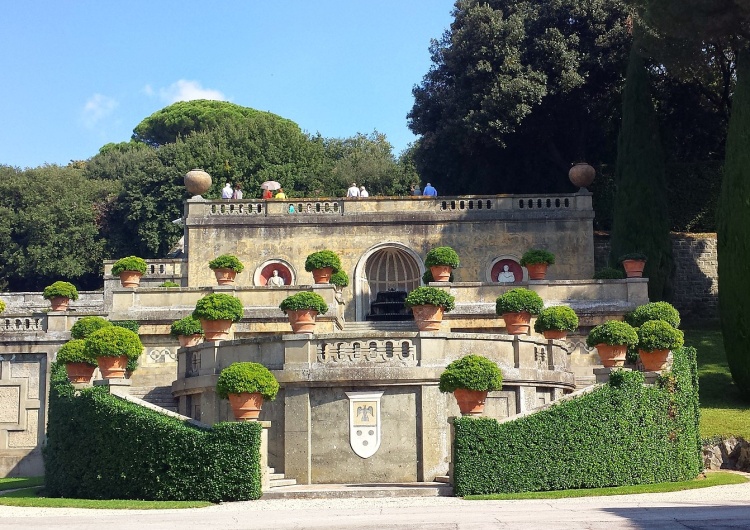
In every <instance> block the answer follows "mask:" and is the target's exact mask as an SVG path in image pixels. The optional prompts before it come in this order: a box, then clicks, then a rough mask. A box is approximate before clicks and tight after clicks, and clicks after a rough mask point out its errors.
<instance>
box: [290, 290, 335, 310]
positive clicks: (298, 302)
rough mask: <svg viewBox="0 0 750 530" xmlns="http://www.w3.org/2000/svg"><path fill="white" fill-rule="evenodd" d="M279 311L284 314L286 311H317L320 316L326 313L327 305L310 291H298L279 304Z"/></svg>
mask: <svg viewBox="0 0 750 530" xmlns="http://www.w3.org/2000/svg"><path fill="white" fill-rule="evenodd" d="M279 309H281V310H282V311H283V312H284V313H286V312H287V311H300V310H304V309H308V310H310V311H317V312H318V313H320V314H321V315H322V314H323V313H326V312H327V311H328V304H326V301H325V300H324V299H323V297H322V296H320V295H319V294H318V293H313V292H310V291H300V292H298V293H295V294H293V295H291V296H287V297H286V298H284V299H283V300H282V301H281V304H279Z"/></svg>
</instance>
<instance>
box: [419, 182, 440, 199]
mask: <svg viewBox="0 0 750 530" xmlns="http://www.w3.org/2000/svg"><path fill="white" fill-rule="evenodd" d="M422 195H425V196H427V197H437V190H436V189H435V188H433V187H432V184H430V183H429V182H428V183H427V186H425V187H424V189H423V190H422Z"/></svg>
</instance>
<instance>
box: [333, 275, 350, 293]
mask: <svg viewBox="0 0 750 530" xmlns="http://www.w3.org/2000/svg"><path fill="white" fill-rule="evenodd" d="M330 283H331V284H333V285H335V286H336V288H337V289H338V290H339V291H340V290H341V289H343V288H344V287H346V286H347V285H349V275H348V274H346V272H345V271H337V272H334V273H333V274H331V280H330Z"/></svg>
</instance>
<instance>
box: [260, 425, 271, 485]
mask: <svg viewBox="0 0 750 530" xmlns="http://www.w3.org/2000/svg"><path fill="white" fill-rule="evenodd" d="M258 423H260V426H261V427H263V430H262V431H261V433H260V489H261V491H266V490H267V489H269V488H270V487H271V476H270V475H269V474H268V430H269V429H270V428H271V422H270V421H259V422H258Z"/></svg>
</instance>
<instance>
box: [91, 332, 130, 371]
mask: <svg viewBox="0 0 750 530" xmlns="http://www.w3.org/2000/svg"><path fill="white" fill-rule="evenodd" d="M84 352H85V354H86V356H87V357H89V358H90V359H92V360H96V358H97V357H120V356H122V355H124V356H126V357H127V358H128V361H131V360H137V359H138V357H140V356H141V353H142V352H143V344H141V339H140V338H138V334H137V333H133V332H132V331H130V330H129V329H126V328H121V327H119V326H109V327H104V328H101V329H98V330H96V331H94V332H93V333H92V334H91V335H89V336H88V337H86V340H85V347H84ZM128 368H130V365H128Z"/></svg>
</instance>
